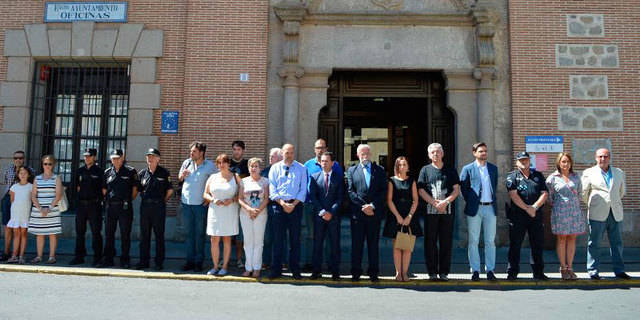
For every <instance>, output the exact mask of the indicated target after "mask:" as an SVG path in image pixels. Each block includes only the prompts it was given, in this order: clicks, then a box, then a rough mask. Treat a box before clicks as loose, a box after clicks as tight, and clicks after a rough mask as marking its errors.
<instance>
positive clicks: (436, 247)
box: [424, 213, 455, 274]
mask: <svg viewBox="0 0 640 320" xmlns="http://www.w3.org/2000/svg"><path fill="white" fill-rule="evenodd" d="M454 220H455V214H453V213H452V214H426V215H425V221H424V229H425V231H424V234H425V237H424V242H425V244H424V258H425V260H426V262H427V272H428V273H429V274H449V271H450V270H451V246H452V244H453V221H454Z"/></svg>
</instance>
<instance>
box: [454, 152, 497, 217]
mask: <svg viewBox="0 0 640 320" xmlns="http://www.w3.org/2000/svg"><path fill="white" fill-rule="evenodd" d="M487 170H488V171H489V178H490V180H491V189H492V190H493V194H492V195H491V200H492V201H493V212H494V213H495V214H497V213H498V206H497V203H496V188H497V185H498V167H496V166H495V165H493V164H491V163H489V162H487ZM481 188H482V180H481V178H480V170H479V169H478V166H477V165H476V162H475V161H474V162H471V163H469V164H468V165H466V166H464V167H463V168H462V171H461V172H460V193H462V196H463V197H464V201H465V202H466V205H465V207H464V213H465V214H466V215H468V216H472V217H473V216H475V215H476V214H477V213H478V207H479V206H480V197H479V193H480V189H481Z"/></svg>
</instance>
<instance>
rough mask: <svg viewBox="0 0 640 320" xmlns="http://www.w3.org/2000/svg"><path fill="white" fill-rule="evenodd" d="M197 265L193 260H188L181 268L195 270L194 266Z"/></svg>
mask: <svg viewBox="0 0 640 320" xmlns="http://www.w3.org/2000/svg"><path fill="white" fill-rule="evenodd" d="M195 266H196V265H195V264H193V263H191V262H187V263H185V264H184V265H183V266H182V268H180V270H182V271H189V270H193V268H194V267H195Z"/></svg>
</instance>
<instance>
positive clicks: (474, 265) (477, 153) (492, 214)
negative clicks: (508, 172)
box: [460, 142, 498, 281]
mask: <svg viewBox="0 0 640 320" xmlns="http://www.w3.org/2000/svg"><path fill="white" fill-rule="evenodd" d="M473 156H474V157H475V158H476V160H475V161H473V162H471V163H469V164H467V165H466V166H464V168H462V172H461V173H460V190H461V192H462V196H463V197H464V200H465V201H466V206H465V208H464V213H465V214H466V215H467V223H468V226H469V245H468V253H469V264H470V266H471V272H472V275H471V280H473V281H478V280H480V252H479V251H478V243H479V242H480V228H481V227H482V230H483V231H484V264H485V271H486V272H487V279H488V280H492V281H493V280H496V276H495V274H494V268H495V265H496V245H495V242H494V240H495V237H496V212H497V206H496V186H497V184H498V167H496V166H495V165H493V164H491V163H489V162H488V161H487V145H486V144H485V143H484V142H478V143H475V144H474V145H473Z"/></svg>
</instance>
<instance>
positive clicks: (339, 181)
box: [309, 171, 344, 220]
mask: <svg viewBox="0 0 640 320" xmlns="http://www.w3.org/2000/svg"><path fill="white" fill-rule="evenodd" d="M309 197H310V199H311V202H312V203H313V208H314V215H317V214H318V212H320V210H322V209H324V210H326V211H329V212H331V214H332V215H333V216H336V215H337V214H338V213H339V211H340V206H341V205H342V201H343V200H344V175H342V172H336V171H332V172H331V176H330V177H329V192H328V193H327V194H325V193H324V172H323V171H320V172H316V173H314V174H312V175H311V181H310V183H309ZM332 220H333V218H332Z"/></svg>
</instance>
